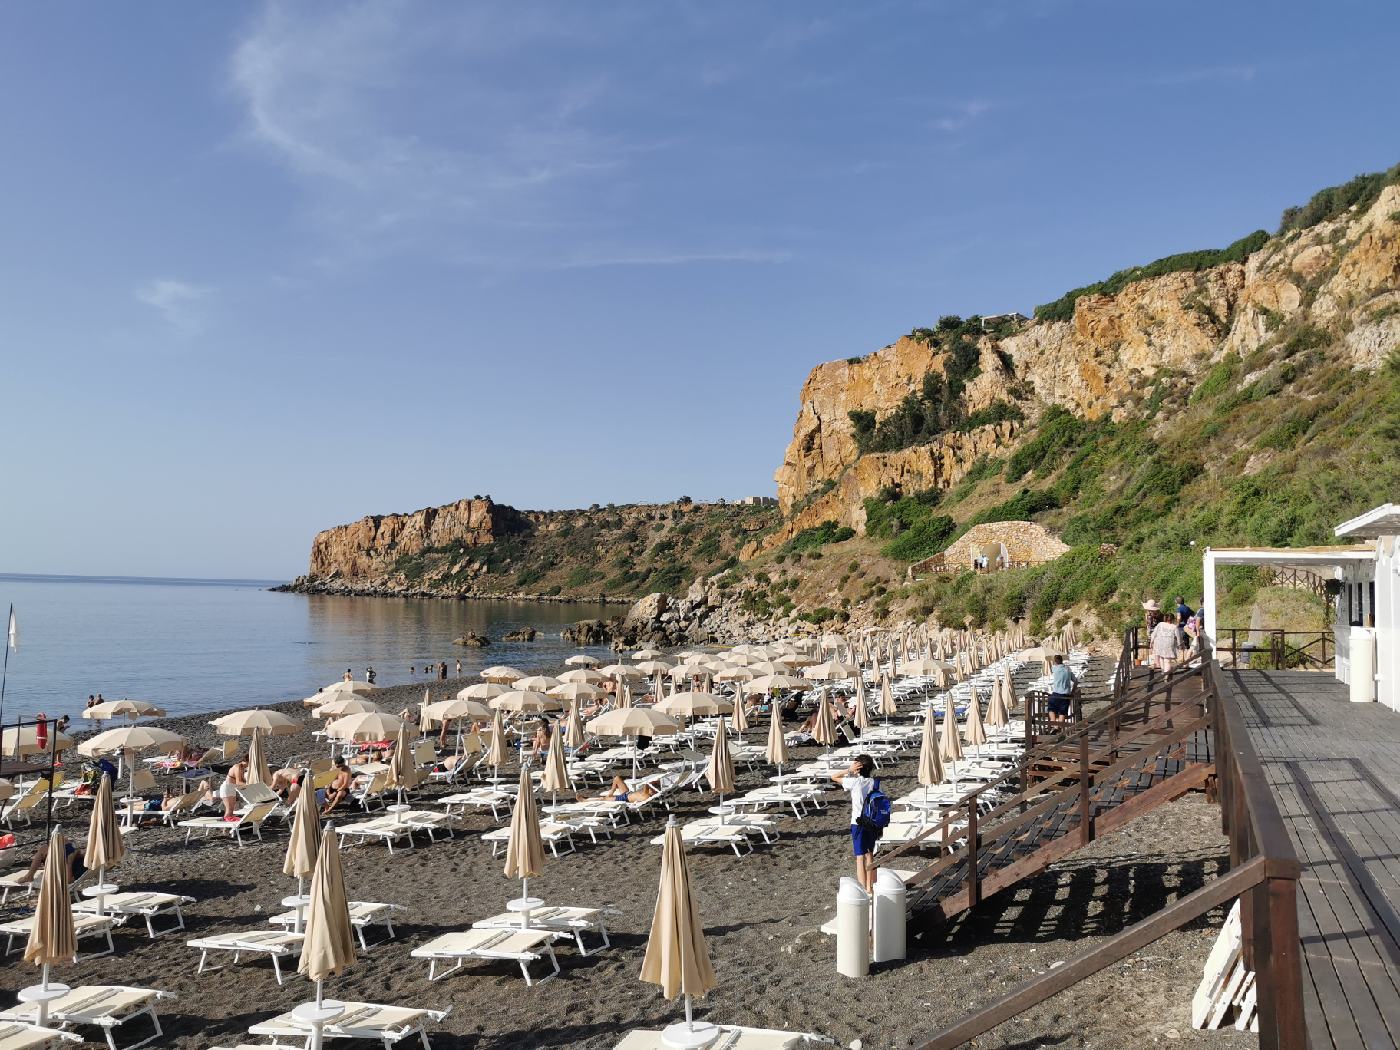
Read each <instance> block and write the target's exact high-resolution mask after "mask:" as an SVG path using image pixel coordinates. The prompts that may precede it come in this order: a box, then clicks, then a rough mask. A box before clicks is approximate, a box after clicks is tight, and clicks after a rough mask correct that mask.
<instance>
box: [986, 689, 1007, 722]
mask: <svg viewBox="0 0 1400 1050" xmlns="http://www.w3.org/2000/svg"><path fill="white" fill-rule="evenodd" d="M1010 721H1011V719H1010V718H1009V717H1008V715H1007V713H1006V680H1005V679H1004V678H996V679H993V680H992V699H991V700H990V702H988V704H987V725H989V726H991V727H992V728H993V729H1002V728H1004V727H1005V726H1006V724H1007V723H1008V722H1010Z"/></svg>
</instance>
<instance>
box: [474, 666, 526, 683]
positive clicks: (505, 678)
mask: <svg viewBox="0 0 1400 1050" xmlns="http://www.w3.org/2000/svg"><path fill="white" fill-rule="evenodd" d="M481 677H482V679H484V680H485V681H487V682H505V683H509V682H514V681H517V680H518V679H521V678H524V677H525V672H524V671H517V670H516V669H515V668H514V667H504V666H501V665H500V664H497V665H496V666H495V667H488V668H487V669H486V670H484V671H482V672H481Z"/></svg>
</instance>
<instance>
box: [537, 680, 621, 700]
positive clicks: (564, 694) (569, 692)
mask: <svg viewBox="0 0 1400 1050" xmlns="http://www.w3.org/2000/svg"><path fill="white" fill-rule="evenodd" d="M549 695H550V696H552V697H554V699H556V700H597V699H598V698H599V697H600V696H606V695H607V694H606V693H605V692H603V690H601V689H599V688H598V687H597V686H596V685H589V684H588V683H587V682H565V683H564V684H563V685H556V686H555V687H554V688H553V689H551V690H550V691H549Z"/></svg>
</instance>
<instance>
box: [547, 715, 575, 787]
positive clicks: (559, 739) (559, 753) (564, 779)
mask: <svg viewBox="0 0 1400 1050" xmlns="http://www.w3.org/2000/svg"><path fill="white" fill-rule="evenodd" d="M564 743H565V740H564V731H563V727H561V726H556V727H555V729H554V732H552V733H550V734H549V751H548V752H547V753H546V754H545V756H544V775H543V776H541V777H540V787H542V788H544V790H546V791H548V792H549V793H550V794H551V795H553V796H555V797H556V798H557V797H558V795H559V792H561V791H564V792H569V791H572V790H573V789H574V785H573V782H572V781H571V780H570V779H569V770H568V767H567V766H566V765H565V764H564Z"/></svg>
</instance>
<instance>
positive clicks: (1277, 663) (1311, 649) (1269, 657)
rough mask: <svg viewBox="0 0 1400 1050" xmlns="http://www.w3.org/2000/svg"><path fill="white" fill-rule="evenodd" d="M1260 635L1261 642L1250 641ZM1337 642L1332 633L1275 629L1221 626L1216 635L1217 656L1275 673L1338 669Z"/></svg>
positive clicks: (1238, 664)
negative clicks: (1224, 655) (1291, 670)
mask: <svg viewBox="0 0 1400 1050" xmlns="http://www.w3.org/2000/svg"><path fill="white" fill-rule="evenodd" d="M1252 635H1260V636H1261V638H1260V640H1259V642H1257V643H1255V642H1251V641H1250V640H1249V639H1250V637H1251V636H1252ZM1336 649H1337V643H1336V640H1335V639H1334V638H1333V637H1332V632H1331V631H1284V630H1277V629H1273V628H1263V629H1259V628H1249V627H1222V628H1221V629H1220V630H1219V631H1218V632H1216V639H1215V652H1216V655H1217V656H1219V655H1222V654H1224V653H1229V654H1230V656H1231V657H1232V658H1233V660H1234V664H1235V666H1236V667H1251V668H1254V669H1256V670H1258V669H1260V668H1263V669H1267V670H1273V671H1282V670H1286V669H1290V668H1291V669H1305V670H1310V671H1326V670H1331V669H1332V668H1333V667H1335V666H1336V661H1337V653H1336Z"/></svg>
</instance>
